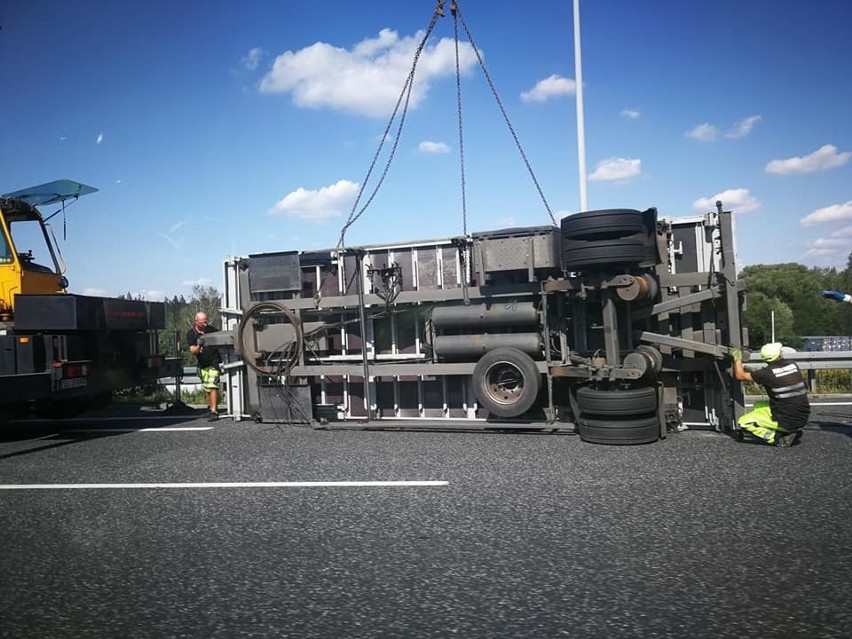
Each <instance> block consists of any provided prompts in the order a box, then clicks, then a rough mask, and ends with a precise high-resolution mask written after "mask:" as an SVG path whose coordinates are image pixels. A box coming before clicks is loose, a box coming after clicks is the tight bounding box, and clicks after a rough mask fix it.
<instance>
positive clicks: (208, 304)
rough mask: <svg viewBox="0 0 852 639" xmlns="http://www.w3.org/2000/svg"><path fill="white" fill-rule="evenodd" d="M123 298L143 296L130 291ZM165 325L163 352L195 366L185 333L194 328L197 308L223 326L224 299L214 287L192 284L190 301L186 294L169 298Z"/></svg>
mask: <svg viewBox="0 0 852 639" xmlns="http://www.w3.org/2000/svg"><path fill="white" fill-rule="evenodd" d="M119 297H121V298H123V299H143V298H142V297H141V296H133V295H132V294H130V293H127V294H125V295H120V296H119ZM164 301H165V303H166V328H165V329H164V330H162V331H160V334H159V340H160V352H161V353H163V354H164V355H166V356H167V357H182V358H183V362H184V366H194V365H195V358H194V357H193V356H192V355H191V354H190V353H189V351H187V349H186V333H187V331H189V329H190V328H192V323H193V318H194V317H195V314H196V313H197V312H198V311H204V312H205V313H207V317H208V318H209V320H210V323H211V324H213V326H216V327H217V328H222V314H221V311H220V308H221V306H222V299H221V296H220V295H219V291H217V290H216V288H215V287H214V286H198V285H196V286H193V287H192V293H191V295H190V297H189V299H188V300H187V299H186V298H185V297H184V296H183V295H175V296H174V297H172V298H171V299H169V298H166V299H165V300H164Z"/></svg>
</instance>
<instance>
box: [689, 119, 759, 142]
mask: <svg viewBox="0 0 852 639" xmlns="http://www.w3.org/2000/svg"><path fill="white" fill-rule="evenodd" d="M762 119H763V116H760V115H750V116H749V117H747V118H744V119H742V120H740V121H739V122H734V124H733V126H732V127H731V128H730V129H728V130H727V131H725V132H724V133H722V130H721V129H720V128H719V127H718V126H716V125H715V124H710V123H709V122H705V123H704V124H699V125H698V126H697V127H695V128H694V129H692V130H690V131H687V132H686V133H684V136H686V137H688V138H692V139H693V140H698V141H699V142H713V141H715V140H717V139H719V136H724V137H726V138H730V139H736V138H744V137H745V136H747V135H748V134H749V133H751V132H752V129H754V125H755V124H757V123H758V122H760V121H761V120H762Z"/></svg>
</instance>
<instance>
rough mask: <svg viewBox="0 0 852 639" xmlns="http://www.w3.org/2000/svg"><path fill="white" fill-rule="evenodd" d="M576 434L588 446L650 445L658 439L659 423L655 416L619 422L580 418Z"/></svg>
mask: <svg viewBox="0 0 852 639" xmlns="http://www.w3.org/2000/svg"><path fill="white" fill-rule="evenodd" d="M577 433H578V434H579V435H580V439H582V440H583V441H584V442H588V443H590V444H609V445H613V446H630V445H634V444H650V443H652V442H655V441H657V440H658V439H659V438H660V422H659V419H658V418H657V416H656V415H653V416H651V417H642V418H641V419H620V420H613V419H590V418H586V417H581V418H580V419H578V420H577Z"/></svg>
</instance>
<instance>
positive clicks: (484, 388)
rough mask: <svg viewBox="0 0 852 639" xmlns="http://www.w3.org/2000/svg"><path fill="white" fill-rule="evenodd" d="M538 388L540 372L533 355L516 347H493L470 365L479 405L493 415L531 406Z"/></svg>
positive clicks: (518, 412)
mask: <svg viewBox="0 0 852 639" xmlns="http://www.w3.org/2000/svg"><path fill="white" fill-rule="evenodd" d="M540 389H541V373H539V371H538V367H537V366H536V364H535V362H534V361H533V359H532V358H531V357H530V356H529V355H527V354H526V353H524V352H521V351H519V350H517V349H515V348H496V349H494V350H493V351H489V352H488V353H486V354H485V355H483V356H482V357H481V358H480V359H479V361H478V362H477V363H476V367H475V368H474V369H473V391H474V394H475V395H476V399H477V401H478V402H479V405H480V406H481V407H482V408H484V409H486V410H487V411H488V413H489V414H490V415H494V416H495V417H518V416H519V415H523V414H524V413H526V412H527V411H528V410H529V409H530V408H532V406H533V404H534V403H535V400H536V398H537V397H538V392H539V390H540Z"/></svg>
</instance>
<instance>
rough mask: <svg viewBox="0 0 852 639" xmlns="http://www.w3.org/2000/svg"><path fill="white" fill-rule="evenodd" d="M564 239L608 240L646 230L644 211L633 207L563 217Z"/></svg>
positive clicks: (585, 212)
mask: <svg viewBox="0 0 852 639" xmlns="http://www.w3.org/2000/svg"><path fill="white" fill-rule="evenodd" d="M561 226H562V239H563V240H606V239H615V238H619V237H625V236H628V235H633V234H634V233H640V232H645V224H644V221H643V219H642V213H640V212H639V211H635V210H633V209H604V210H600V211H584V212H582V213H575V214H574V215H569V216H568V217H564V218H562V224H561Z"/></svg>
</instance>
